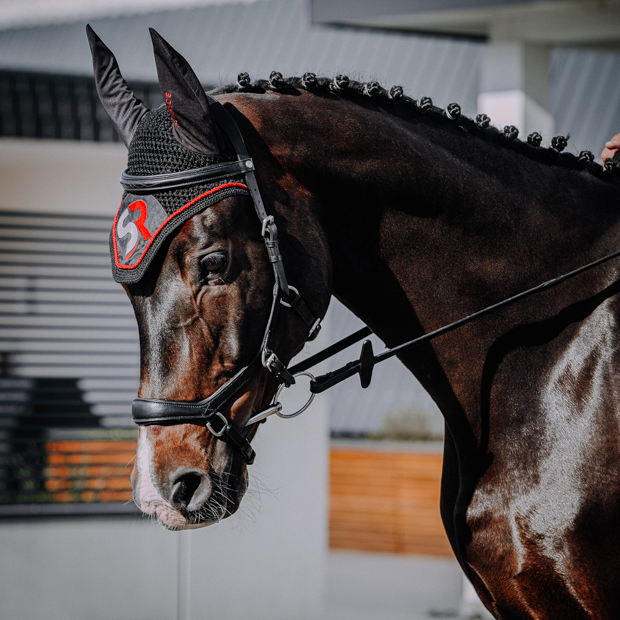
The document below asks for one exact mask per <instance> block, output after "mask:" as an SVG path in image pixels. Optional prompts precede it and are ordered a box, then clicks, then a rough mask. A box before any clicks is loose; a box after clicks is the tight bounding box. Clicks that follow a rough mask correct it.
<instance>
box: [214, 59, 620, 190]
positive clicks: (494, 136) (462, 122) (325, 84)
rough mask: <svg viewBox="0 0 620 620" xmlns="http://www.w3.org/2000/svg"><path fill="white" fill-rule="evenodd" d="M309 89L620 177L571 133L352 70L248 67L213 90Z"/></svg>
mask: <svg viewBox="0 0 620 620" xmlns="http://www.w3.org/2000/svg"><path fill="white" fill-rule="evenodd" d="M301 90H306V91H309V92H311V93H314V94H315V95H317V96H326V95H330V94H331V95H338V96H339V97H344V98H346V99H348V100H350V101H353V102H355V101H357V102H358V103H361V102H363V101H368V100H369V99H370V100H374V101H376V102H377V103H380V104H381V105H383V106H385V107H387V108H389V107H393V109H394V111H396V110H399V111H401V112H407V113H410V114H412V115H414V114H416V115H426V116H428V117H429V118H432V119H434V120H435V121H438V122H445V123H449V124H451V125H453V126H454V125H456V126H457V127H459V128H460V129H461V130H462V131H464V132H466V133H469V134H471V135H474V136H477V137H479V138H482V139H484V140H486V141H488V142H492V143H496V144H497V143H499V144H501V145H502V146H504V147H505V148H508V149H511V150H513V151H516V152H519V153H522V154H524V155H526V156H527V157H529V158H530V159H534V160H537V161H540V162H543V163H547V164H555V165H559V166H561V167H563V168H568V169H574V170H587V171H588V172H589V173H591V174H592V175H594V176H595V177H598V178H601V179H604V180H608V181H612V180H613V181H616V182H618V181H619V180H620V166H618V164H616V162H615V161H613V159H611V158H608V159H607V160H606V161H605V164H604V165H600V164H598V163H596V162H595V161H594V155H593V153H591V152H590V151H581V152H580V153H579V155H578V156H576V155H573V154H571V153H563V152H562V151H563V150H564V149H565V148H566V146H567V145H568V138H569V136H555V137H553V138H552V140H551V146H549V147H542V146H540V145H541V142H542V136H541V135H540V134H539V133H537V132H534V133H532V134H530V135H529V136H528V137H527V141H523V140H520V139H519V138H518V135H519V130H518V129H517V128H516V127H515V126H514V125H507V126H506V127H504V128H503V129H498V128H496V127H493V126H491V125H490V122H491V119H490V118H489V117H488V116H487V115H486V114H478V115H477V116H476V118H475V119H471V118H468V117H466V116H464V115H462V114H461V107H460V106H459V105H458V104H457V103H450V104H448V105H447V106H446V107H445V108H443V109H442V108H438V107H437V106H435V105H433V102H432V100H431V98H430V97H422V98H421V99H412V98H411V97H408V96H407V95H405V94H404V92H403V88H402V87H401V86H392V87H391V88H390V89H389V90H386V89H385V88H383V87H382V86H381V85H380V84H379V83H378V82H357V81H355V80H350V79H349V78H348V77H347V76H344V75H337V76H336V77H335V78H333V79H332V78H326V77H318V76H316V75H315V74H314V73H305V74H304V75H303V77H288V78H284V77H283V76H282V74H281V73H279V72H277V71H272V72H271V75H270V76H269V79H268V80H255V81H254V82H252V81H251V80H250V77H249V75H248V74H247V73H240V74H239V75H238V77H237V82H236V83H235V84H229V85H226V86H221V87H218V88H215V89H213V90H211V91H209V94H211V95H224V94H230V93H257V94H262V93H267V92H270V93H273V92H279V93H283V94H299V91H301Z"/></svg>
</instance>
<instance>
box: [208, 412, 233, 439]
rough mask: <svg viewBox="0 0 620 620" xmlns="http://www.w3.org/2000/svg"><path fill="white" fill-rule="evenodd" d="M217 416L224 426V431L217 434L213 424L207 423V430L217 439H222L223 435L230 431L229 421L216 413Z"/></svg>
mask: <svg viewBox="0 0 620 620" xmlns="http://www.w3.org/2000/svg"><path fill="white" fill-rule="evenodd" d="M215 415H216V416H217V417H218V418H219V419H220V420H221V421H222V423H223V426H222V430H220V431H219V432H216V431H215V430H214V429H213V427H212V426H211V422H207V428H208V429H209V431H210V432H211V433H212V434H213V435H215V436H216V437H221V436H222V435H225V434H226V431H227V430H228V420H227V419H226V418H225V417H224V416H223V415H222V414H221V413H220V412H219V411H216V412H215Z"/></svg>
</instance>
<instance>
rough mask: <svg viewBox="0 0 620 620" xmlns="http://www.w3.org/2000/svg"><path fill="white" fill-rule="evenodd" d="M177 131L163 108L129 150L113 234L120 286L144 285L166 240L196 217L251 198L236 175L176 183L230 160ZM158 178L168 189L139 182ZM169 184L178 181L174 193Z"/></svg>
mask: <svg viewBox="0 0 620 620" xmlns="http://www.w3.org/2000/svg"><path fill="white" fill-rule="evenodd" d="M172 128H173V120H172V118H171V116H170V114H169V112H168V109H167V108H166V106H165V105H163V106H162V107H160V108H158V109H157V110H153V111H152V112H147V113H146V114H145V115H144V117H143V118H142V120H141V121H140V124H139V125H138V127H137V129H136V132H135V134H134V136H133V139H132V141H131V144H130V145H129V163H128V167H127V170H126V172H125V173H124V174H123V176H122V177H121V183H122V184H123V186H124V187H125V190H126V191H125V192H124V194H123V199H122V201H121V205H120V208H119V210H118V213H117V214H116V218H115V219H114V225H113V227H112V231H111V233H110V252H111V254H112V271H113V275H114V279H115V280H116V281H117V282H138V281H139V280H140V279H141V278H142V276H143V275H144V272H145V271H146V269H147V267H148V266H149V264H150V263H151V261H152V260H153V257H154V256H155V254H156V253H157V251H158V250H159V248H160V247H161V245H162V243H163V242H164V241H165V240H166V238H167V237H168V236H169V235H171V234H172V233H173V232H174V231H176V230H178V228H179V227H180V226H181V225H182V224H183V223H185V222H186V221H187V220H189V219H190V218H192V217H193V216H194V215H196V214H197V213H200V212H201V211H204V210H205V209H207V208H209V207H211V206H212V205H214V204H215V203H217V202H219V201H220V200H223V199H224V198H228V197H229V196H235V195H238V194H246V195H247V194H248V191H247V188H246V186H245V185H244V184H242V183H239V182H236V181H235V180H234V178H233V176H232V175H231V176H230V178H228V179H218V180H216V181H214V180H208V179H206V180H202V181H201V180H197V181H196V180H194V181H192V180H191V179H188V180H187V181H186V183H187V185H184V184H183V183H181V184H175V183H174V181H178V178H177V179H175V178H174V176H173V175H174V173H184V172H186V171H193V170H196V171H197V172H199V171H200V170H201V169H204V168H207V167H209V168H210V167H211V166H213V164H217V163H219V162H222V161H225V158H223V157H218V156H213V155H205V154H202V153H197V152H196V151H192V150H190V149H188V148H187V147H185V146H183V145H182V144H179V142H178V141H177V140H176V138H175V137H174V135H173V131H172ZM171 173H173V174H171ZM152 176H157V179H158V180H160V181H161V184H160V186H163V187H161V188H157V187H152V186H149V187H146V188H141V187H140V185H143V182H142V181H139V180H138V179H141V178H143V177H146V178H148V177H152ZM197 176H198V177H200V175H199V174H198V175H197ZM166 179H167V180H168V182H170V181H172V183H171V184H170V185H169V186H168V189H166V184H165V183H166Z"/></svg>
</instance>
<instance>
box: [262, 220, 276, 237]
mask: <svg viewBox="0 0 620 620" xmlns="http://www.w3.org/2000/svg"><path fill="white" fill-rule="evenodd" d="M272 225H274V219H273V215H268V216H267V217H266V218H265V219H264V220H263V226H262V228H261V230H260V235H261V237H262V238H263V239H265V238H266V237H267V236H269V237H272V234H271V231H269V235H267V227H268V226H272Z"/></svg>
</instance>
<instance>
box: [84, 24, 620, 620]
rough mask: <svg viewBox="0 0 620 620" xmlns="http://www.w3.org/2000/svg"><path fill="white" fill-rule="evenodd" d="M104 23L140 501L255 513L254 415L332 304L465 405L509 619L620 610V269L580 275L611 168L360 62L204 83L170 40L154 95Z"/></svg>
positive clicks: (482, 513)
mask: <svg viewBox="0 0 620 620" xmlns="http://www.w3.org/2000/svg"><path fill="white" fill-rule="evenodd" d="M88 34H89V39H90V43H91V49H92V53H93V64H94V69H95V77H96V83H97V89H98V92H99V95H100V98H101V100H102V103H103V105H104V107H105V108H106V110H107V111H108V113H109V114H110V116H111V117H112V119H113V121H114V122H115V124H116V127H117V129H118V131H119V134H120V135H121V137H122V138H123V140H124V141H125V143H126V145H127V146H128V149H129V166H128V169H127V171H126V173H124V187H125V190H126V191H125V194H124V199H123V202H122V203H121V208H120V209H119V213H118V215H117V220H116V221H115V225H114V227H113V229H112V233H111V239H112V241H111V247H112V254H113V269H114V273H115V277H116V278H117V280H118V281H120V282H121V283H122V284H123V286H124V288H125V290H126V292H127V294H128V296H129V299H130V300H131V303H132V304H133V307H134V310H135V314H136V319H137V323H138V329H139V335H140V363H141V371H140V388H139V398H138V399H137V400H136V402H135V403H134V418H135V419H136V421H137V422H138V423H139V424H140V428H139V439H138V448H137V457H136V461H135V466H134V469H133V472H132V476H131V480H132V485H133V489H134V499H135V503H136V504H137V505H138V507H140V508H141V509H142V510H143V511H144V512H146V513H149V514H154V515H156V516H157V518H158V519H159V521H160V522H161V523H162V524H163V525H164V526H165V527H167V528H169V529H177V530H182V529H188V528H195V527H201V526H204V525H208V524H210V523H214V522H216V521H219V520H220V519H222V518H225V517H227V516H229V515H231V514H233V513H234V512H235V510H236V509H237V507H238V506H239V502H240V501H241V498H242V496H243V494H244V491H245V490H246V487H247V467H248V464H249V463H250V462H251V460H252V458H253V451H252V450H251V448H250V447H249V444H250V441H251V439H252V438H253V437H254V435H255V433H256V429H257V426H258V425H257V424H249V425H248V421H252V420H254V421H257V420H256V418H257V417H266V415H268V414H269V413H273V410H274V409H276V408H277V403H275V402H274V401H273V400H272V399H273V396H274V393H275V392H276V390H277V389H281V388H280V387H279V386H281V385H283V384H284V385H287V384H290V383H292V382H293V381H294V377H293V376H290V373H289V372H288V369H287V364H288V363H289V361H290V360H291V359H292V357H293V356H294V355H295V354H297V353H298V352H299V351H300V350H301V349H302V348H303V346H304V343H305V342H306V340H307V339H308V338H309V337H311V336H312V335H313V333H312V331H313V329H312V325H313V321H314V331H315V332H316V323H317V322H318V321H319V320H320V318H322V317H323V316H324V315H325V312H326V311H327V308H328V304H329V300H330V298H331V296H332V295H334V296H335V297H337V298H338V299H339V300H340V301H341V302H342V303H344V305H345V306H347V307H348V308H349V309H350V310H352V311H353V312H354V313H355V314H356V315H357V316H358V317H360V318H361V320H362V321H363V322H364V323H365V324H366V325H367V326H368V328H369V329H370V330H372V332H374V333H375V334H377V335H378V336H379V337H380V338H381V340H383V342H384V343H385V344H386V345H387V346H388V347H397V346H398V345H400V344H402V343H403V342H405V341H409V340H412V339H414V340H415V339H417V341H418V346H416V347H408V346H405V347H402V348H400V349H399V350H398V351H397V353H398V357H399V359H400V360H401V362H402V363H403V364H404V365H405V366H406V367H407V368H408V369H409V370H410V371H411V373H412V374H413V375H415V377H417V379H418V380H419V381H420V382H421V383H422V385H423V386H424V388H425V389H426V390H427V391H428V393H429V394H430V395H431V397H432V398H433V399H434V401H435V402H436V403H437V405H438V406H439V409H440V410H441V412H442V414H443V416H444V418H445V439H444V460H443V472H442V482H441V502H440V511H441V517H442V521H443V524H444V527H445V530H446V533H447V536H448V539H449V541H450V544H451V546H452V549H453V550H454V553H455V556H456V558H457V560H458V561H459V563H460V565H461V567H462V569H463V571H464V572H465V574H466V575H467V577H468V578H469V580H470V581H471V582H472V583H473V585H474V587H475V589H476V591H477V593H478V595H479V596H480V598H481V600H482V601H483V603H484V605H485V606H486V607H487V609H488V610H489V611H490V612H491V613H492V614H493V615H494V617H496V618H501V619H504V620H508V619H510V620H512V619H526V618H527V619H537V620H541V619H546V618H571V619H577V618H597V619H602V618H617V617H620V533H619V529H618V524H619V523H620V468H619V466H618V464H619V462H620V461H619V456H620V389H619V388H618V385H617V379H616V378H617V373H618V370H619V362H620V360H619V342H620V341H619V326H618V316H619V311H620V308H619V303H620V297H619V296H618V292H620V282H619V279H618V262H617V261H614V260H606V261H604V262H600V261H599V262H597V263H595V266H594V267H593V268H592V269H589V270H588V271H587V273H586V272H582V271H580V270H579V269H580V268H581V267H582V266H583V265H586V264H589V263H592V262H593V261H597V260H598V259H600V258H601V257H602V256H606V255H610V256H615V255H616V254H612V253H613V252H617V250H618V240H619V239H620V210H619V209H618V206H619V201H620V183H619V180H618V174H617V173H616V171H615V170H614V168H613V166H611V165H610V166H606V167H605V168H603V167H602V166H600V165H599V164H597V163H595V162H593V156H592V155H591V154H590V153H588V152H582V153H580V155H579V156H574V155H571V154H570V153H566V152H561V151H563V148H564V146H565V145H566V140H565V139H563V138H562V139H560V138H555V139H554V140H553V142H552V146H551V147H543V146H541V142H540V136H539V135H537V134H532V135H531V136H529V137H528V139H527V140H526V141H522V140H520V139H519V138H518V137H517V135H516V134H517V130H516V128H514V127H507V128H505V129H503V130H502V129H497V128H494V127H493V126H491V125H490V124H489V119H488V117H485V116H484V115H479V116H478V117H476V119H469V118H466V117H465V116H464V115H462V114H460V109H459V108H458V106H455V105H453V104H452V105H449V106H447V107H446V108H445V109H441V108H439V107H436V106H434V105H433V103H432V101H430V99H428V98H422V99H420V100H414V99H411V98H409V97H407V96H405V95H404V94H403V91H402V89H401V88H399V87H394V88H391V89H390V90H389V91H388V90H386V89H383V88H382V87H381V86H380V85H378V84H377V83H375V82H371V83H359V82H354V81H352V80H349V79H348V78H347V77H346V76H337V77H336V78H335V79H328V78H320V77H317V76H316V75H314V74H312V73H307V74H305V75H304V76H303V77H302V78H283V77H282V76H281V75H280V74H278V73H277V72H274V73H272V75H271V76H270V79H269V80H258V81H256V82H251V81H250V79H249V77H248V76H247V74H240V76H239V79H238V81H237V83H236V84H233V85H230V86H226V87H221V88H219V89H216V90H215V91H211V92H210V93H208V94H206V93H205V92H204V90H203V89H202V87H201V86H200V82H199V81H198V78H197V77H196V75H195V73H194V72H193V70H192V69H191V67H190V66H189V64H188V63H187V61H186V60H185V59H184V58H183V57H182V56H181V55H180V54H179V53H178V52H177V51H175V50H174V49H173V48H172V47H171V46H170V45H169V44H168V43H167V42H165V41H164V40H163V39H162V38H161V37H160V36H159V35H158V34H157V33H155V32H154V31H152V32H151V34H152V39H153V46H154V53H155V62H156V65H157V70H158V78H159V82H160V85H161V87H162V91H163V92H164V95H165V97H166V103H165V104H164V105H163V106H162V107H161V108H158V109H157V110H148V109H147V108H145V107H144V106H143V105H142V104H141V102H139V101H138V100H137V99H135V97H134V96H133V94H132V93H131V91H130V89H129V88H128V87H127V85H126V83H125V82H124V80H123V78H122V76H121V73H120V70H119V68H118V64H117V63H116V60H115V58H114V56H113V54H112V52H111V51H110V50H109V49H108V48H107V47H106V46H105V45H104V44H103V43H102V42H101V40H100V39H99V38H98V37H97V36H96V35H95V34H94V32H92V30H90V29H89V33H88ZM230 119H232V121H233V122H232V123H231V122H230ZM227 123H228V126H229V128H228V129H226V125H227ZM231 124H232V125H235V126H236V127H237V130H236V131H237V132H238V133H235V130H231V129H230V125H231ZM239 135H240V136H241V137H242V142H244V143H245V145H247V153H249V154H251V158H250V159H249V158H248V157H247V153H245V151H243V152H241V151H240V149H241V150H243V146H239V144H240V142H239ZM218 166H219V168H218ZM234 166H237V168H235V167H234ZM243 166H247V167H248V168H251V169H252V170H251V172H252V175H251V176H246V177H241V178H242V179H245V181H244V182H241V181H240V180H239V179H240V176H239V175H240V174H241V172H239V170H241V168H242V167H243ZM216 169H217V170H220V171H221V170H223V172H220V173H219V174H220V176H219V177H218V178H216V179H215V180H214V179H213V178H212V177H209V176H208V174H215V173H213V170H216ZM235 170H237V172H235ZM201 171H202V172H201ZM209 171H211V172H209ZM254 173H255V175H254ZM227 174H228V175H229V176H228V177H226V175H227ZM192 175H194V176H192ZM200 175H203V176H200ZM204 175H207V176H204ZM222 175H224V176H223V177H222ZM197 178H200V179H201V181H200V183H198V182H197V181H196V179H197ZM141 179H142V181H141ZM188 179H189V180H188ZM192 179H194V180H193V183H194V185H192V184H191V183H192ZM257 188H258V189H257ZM140 191H142V194H140ZM132 192H134V193H132ZM261 196H262V200H264V204H261V205H258V206H257V204H258V203H257V201H259V202H260V200H261V198H260V197H261ZM188 205H189V206H188ZM162 206H163V211H162ZM147 207H148V208H147ZM259 207H260V208H259ZM263 207H264V208H263ZM157 209H159V211H160V216H159V217H160V219H159V220H158V219H157V218H155V220H153V221H151V220H150V219H149V218H150V217H151V215H150V214H151V211H152V210H157ZM261 209H263V210H262V211H261ZM147 211H148V217H147ZM265 213H266V214H267V215H266V216H264V217H263V215H264V214H265ZM257 214H258V215H259V219H257ZM138 216H139V217H138ZM132 218H133V219H132ZM162 218H163V219H162ZM175 218H176V219H175ZM149 222H150V223H149ZM154 226H159V228H158V229H157V234H155V232H154V231H153V230H152V228H153V227H154ZM276 228H277V239H275V237H276ZM160 231H163V232H160ZM276 241H277V243H276ZM123 244H125V245H123ZM140 244H142V245H140ZM149 244H150V245H149ZM121 246H122V247H121ZM276 246H277V247H276ZM119 248H120V249H119ZM123 248H124V249H123ZM136 248H138V249H137V250H136ZM130 249H131V252H134V253H133V254H132V258H128V254H130ZM123 252H124V254H123ZM138 255H139V258H138V259H136V258H135V257H136V256H138ZM132 261H134V262H132ZM283 266H284V267H285V270H286V282H285V283H283V280H282V278H283V277H284V275H283V274H284V271H283V270H282V267H283ZM575 270H577V271H575ZM569 272H571V273H572V275H571V277H567V278H565V279H562V280H561V281H558V284H557V286H553V287H546V288H540V289H538V288H535V290H534V292H533V293H532V294H530V295H528V296H527V298H522V297H518V296H517V298H516V300H515V301H514V303H511V304H498V302H500V301H501V300H504V299H508V298H511V297H514V296H515V295H517V294H518V293H520V292H522V291H526V290H528V289H532V287H536V286H537V285H538V284H540V283H541V282H545V281H549V279H553V278H557V277H558V276H560V275H562V274H566V273H569ZM288 282H290V283H292V284H294V289H293V286H292V285H291V287H290V288H288ZM291 289H293V290H291ZM297 300H302V301H301V302H300V303H303V304H304V305H305V311H306V317H305V318H304V316H303V315H304V312H300V311H298V312H295V311H294V310H293V309H291V307H292V306H293V305H295V304H294V303H292V302H294V301H295V302H296V301H297ZM282 302H283V303H284V304H285V306H284V307H281V306H282ZM495 304H498V305H497V306H495ZM489 307H491V308H492V309H493V311H492V312H491V311H488V312H485V313H484V314H483V315H481V316H479V317H477V318H476V320H469V321H466V322H465V323H463V324H462V325H460V326H459V327H458V329H451V330H445V331H441V328H442V327H443V326H445V325H448V324H451V323H453V322H455V321H458V320H459V319H461V318H463V317H466V316H470V315H472V314H474V315H475V313H477V312H479V311H480V310H481V309H484V308H489ZM308 316H309V318H308ZM314 319H316V321H315V320H314ZM266 326H267V327H266ZM436 330H440V332H439V333H438V335H437V337H435V338H433V339H430V338H426V339H424V334H433V333H434V332H435V331H436ZM420 338H422V339H423V340H420ZM265 343H268V344H269V346H268V347H267V346H266V345H265ZM257 351H258V353H257ZM367 353H368V352H366V354H364V352H363V353H362V358H364V356H365V358H366V359H371V360H372V359H374V358H372V355H371V356H370V357H368V355H367ZM256 360H258V361H256ZM261 362H262V363H261ZM363 366H364V364H362V362H360V363H359V367H360V368H362V367H363ZM349 374H354V372H352V373H349ZM360 374H361V373H360ZM347 376H348V375H347ZM239 377H240V378H239ZM366 379H367V380H368V379H369V377H368V376H367V377H366ZM230 386H232V387H230ZM222 394H224V396H222ZM201 403H202V404H201ZM205 403H206V404H205ZM201 408H202V409H201ZM270 408H271V409H270ZM198 410H201V411H202V413H192V412H194V411H198ZM203 410H204V411H203ZM205 412H206V413H205ZM203 415H204V416H206V417H201V416H203ZM175 416H176V417H175ZM192 416H195V418H194V417H192ZM201 420H203V422H202V423H201V422H200V421H201ZM205 420H206V425H205V423H204V421H205Z"/></svg>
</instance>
